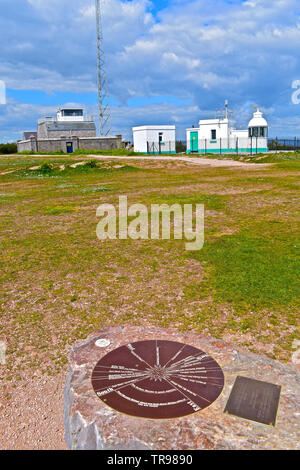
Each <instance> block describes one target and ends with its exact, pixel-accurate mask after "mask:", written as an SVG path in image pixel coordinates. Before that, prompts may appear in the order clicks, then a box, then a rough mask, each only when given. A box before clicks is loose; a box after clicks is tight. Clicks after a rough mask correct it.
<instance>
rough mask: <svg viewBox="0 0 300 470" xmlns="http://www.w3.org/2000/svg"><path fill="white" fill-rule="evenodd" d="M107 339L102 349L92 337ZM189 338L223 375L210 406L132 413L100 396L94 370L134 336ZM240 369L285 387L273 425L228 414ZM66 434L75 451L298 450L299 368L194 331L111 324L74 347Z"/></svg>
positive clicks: (67, 392) (184, 340)
mask: <svg viewBox="0 0 300 470" xmlns="http://www.w3.org/2000/svg"><path fill="white" fill-rule="evenodd" d="M99 339H103V340H108V341H102V342H100V343H98V344H100V346H102V347H99V346H97V345H96V344H95V343H96V341H97V340H99ZM153 339H157V340H167V341H174V342H178V343H185V344H188V345H191V346H194V347H195V348H198V349H200V350H202V351H205V352H206V353H207V354H209V355H210V356H212V357H213V358H214V359H215V360H216V361H217V362H218V363H219V365H220V366H221V367H222V370H223V372H224V375H225V385H224V389H223V391H222V393H221V395H220V396H219V398H218V399H217V400H216V401H215V402H214V403H212V404H211V405H210V406H209V407H208V408H205V409H203V410H202V411H199V412H197V413H194V414H191V415H189V416H185V417H182V418H175V419H165V420H162V419H156V420H153V419H145V418H135V417H133V416H128V415H125V414H123V413H120V412H117V411H115V410H113V409H112V408H110V407H108V406H107V405H106V404H105V403H104V402H103V401H102V400H100V399H99V398H98V397H97V395H96V393H95V392H94V390H93V387H92V383H91V376H92V372H93V369H94V367H95V365H96V364H97V362H98V361H99V360H100V359H101V358H102V357H103V356H105V355H106V354H107V353H109V352H110V351H113V350H114V349H116V348H118V347H120V346H123V345H126V344H129V343H134V342H137V341H146V340H153ZM238 375H240V376H244V377H249V378H253V379H257V380H262V381H266V382H271V383H274V384H277V385H280V386H281V387H282V390H281V398H280V403H279V410H278V414H277V422H276V426H275V427H272V426H267V425H262V424H258V423H256V422H252V421H248V420H244V419H242V418H238V417H234V416H231V415H228V414H224V412H223V411H224V408H225V405H226V403H227V400H228V398H229V394H230V391H231V389H232V386H233V383H234V381H235V378H236V377H237V376H238ZM64 419H65V434H66V441H67V444H68V447H69V448H70V449H82V450H97V449H98V450H142V449H150V450H200V449H245V450H246V449H299V448H300V429H299V421H300V373H299V370H298V369H297V368H296V366H290V365H286V364H282V363H279V362H276V361H273V360H271V359H268V358H266V357H264V356H259V355H256V354H252V353H250V352H245V351H242V350H240V349H238V348H235V347H234V346H232V345H230V344H227V343H225V342H223V341H219V340H216V339H214V338H211V337H207V336H203V335H201V334H195V333H181V332H178V331H176V330H170V329H161V328H158V327H150V328H149V327H147V328H142V327H134V326H120V327H109V328H105V329H103V330H101V331H99V332H96V333H94V334H92V335H90V336H89V337H88V338H87V339H86V340H85V341H83V342H78V343H76V344H75V345H74V347H73V349H72V351H71V353H70V357H69V374H68V377H67V381H66V386H65V409H64Z"/></svg>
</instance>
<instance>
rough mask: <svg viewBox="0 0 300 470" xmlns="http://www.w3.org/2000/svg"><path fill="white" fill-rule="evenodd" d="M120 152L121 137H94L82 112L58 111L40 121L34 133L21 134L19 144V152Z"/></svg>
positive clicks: (90, 121) (90, 123)
mask: <svg viewBox="0 0 300 470" xmlns="http://www.w3.org/2000/svg"><path fill="white" fill-rule="evenodd" d="M118 148H122V136H121V135H116V136H106V137H97V131H96V125H95V122H94V120H93V118H92V117H90V116H85V115H84V110H83V109H82V108H62V109H58V111H57V113H56V117H52V116H47V117H45V118H42V119H39V121H38V128H37V132H24V138H23V140H19V141H18V152H22V151H30V152H43V153H44V152H55V151H58V150H62V151H63V152H67V153H73V152H74V151H75V150H77V149H82V150H110V149H118Z"/></svg>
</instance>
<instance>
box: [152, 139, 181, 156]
mask: <svg viewBox="0 0 300 470" xmlns="http://www.w3.org/2000/svg"><path fill="white" fill-rule="evenodd" d="M147 153H148V154H152V155H160V154H162V153H167V154H170V153H176V144H175V141H166V142H147Z"/></svg>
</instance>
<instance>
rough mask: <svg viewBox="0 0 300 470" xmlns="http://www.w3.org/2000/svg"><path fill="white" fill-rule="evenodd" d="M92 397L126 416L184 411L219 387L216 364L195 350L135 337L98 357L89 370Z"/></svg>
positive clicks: (207, 400) (209, 399)
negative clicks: (93, 391)
mask: <svg viewBox="0 0 300 470" xmlns="http://www.w3.org/2000/svg"><path fill="white" fill-rule="evenodd" d="M92 385H93V388H94V390H95V393H96V394H97V396H98V397H99V398H100V399H101V400H102V401H103V402H104V403H106V404H107V405H109V406H110V407H111V408H113V409H115V410H117V411H120V412H122V413H125V414H127V415H131V416H138V417H141V418H151V419H167V418H178V417H180V416H186V415H189V414H192V413H195V412H197V411H200V410H202V409H203V408H206V407H207V406H209V405H210V404H211V403H213V402H214V401H215V400H216V399H217V398H218V396H219V395H220V393H221V392H222V389H223V386H224V375H223V372H222V369H221V368H220V366H219V365H218V363H217V362H216V361H215V360H214V359H213V358H212V357H210V356H209V355H208V354H206V353H205V352H203V351H200V350H199V349H196V348H194V347H193V346H189V345H187V344H181V343H175V342H172V341H160V340H152V341H139V342H136V343H131V344H127V345H126V346H121V347H120V348H118V349H115V350H114V351H111V352H110V353H108V354H107V355H106V356H104V357H103V358H102V359H100V361H99V362H98V363H97V365H96V366H95V368H94V370H93V373H92Z"/></svg>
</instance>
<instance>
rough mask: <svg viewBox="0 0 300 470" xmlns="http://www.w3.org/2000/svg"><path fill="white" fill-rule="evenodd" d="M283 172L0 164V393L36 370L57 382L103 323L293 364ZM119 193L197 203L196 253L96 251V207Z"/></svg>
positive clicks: (293, 255)
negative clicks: (201, 240)
mask: <svg viewBox="0 0 300 470" xmlns="http://www.w3.org/2000/svg"><path fill="white" fill-rule="evenodd" d="M85 158H86V162H87V164H85V165H78V166H77V167H76V168H71V167H70V165H71V164H73V163H76V162H77V163H78V162H83V161H84V159H85ZM124 158H125V157H124ZM268 158H269V159H270V158H271V157H268ZM277 161H278V163H276V164H272V165H268V166H266V165H261V166H260V167H258V166H257V165H253V168H251V167H249V166H248V167H247V169H244V168H237V167H235V168H233V167H232V168H219V167H218V168H213V167H206V166H200V165H198V166H197V165H191V164H188V163H185V162H179V161H169V162H159V161H157V162H155V161H153V160H152V161H150V160H149V161H138V160H135V161H134V162H132V161H130V162H128V161H127V162H126V160H125V159H124V161H123V160H122V161H118V162H116V161H105V162H103V161H101V162H100V161H98V162H97V163H88V162H89V160H88V158H87V157H82V156H81V157H80V156H73V157H65V156H53V157H47V159H46V161H45V157H37V156H23V157H22V156H7V157H1V158H0V224H1V241H0V243H1V258H0V266H1V271H0V279H1V290H0V315H1V321H0V341H1V340H4V341H6V342H7V358H8V359H7V367H6V369H7V372H6V376H5V377H4V381H3V382H2V383H3V390H2V391H3V392H4V393H6V394H8V392H9V390H10V389H11V387H14V386H15V384H16V381H18V380H20V379H21V377H23V376H24V375H25V374H30V371H32V370H33V369H34V370H36V369H38V370H39V371H40V372H41V373H44V372H48V373H49V374H54V373H56V372H57V371H58V370H60V368H61V367H62V366H63V365H64V364H65V363H66V361H67V354H68V351H69V348H70V345H72V343H73V342H74V341H76V340H77V339H79V338H84V337H86V336H87V335H88V334H89V333H91V332H93V331H96V330H98V329H100V328H101V327H103V326H104V325H108V324H124V323H130V324H141V325H144V324H158V325H162V326H172V327H175V328H178V329H186V330H193V331H198V332H201V333H204V334H210V335H213V336H215V337H217V338H223V339H225V340H228V341H230V342H233V343H235V344H239V345H242V346H244V347H246V348H248V349H250V350H252V351H256V352H259V353H262V354H266V355H268V356H269V357H272V358H276V359H278V360H281V361H290V359H291V354H292V352H293V349H292V343H293V341H294V340H295V339H300V335H299V330H298V329H297V327H298V325H299V278H300V273H299V220H298V219H297V209H298V206H299V199H298V194H299V170H300V162H299V157H297V158H296V157H295V158H292V159H291V158H289V157H287V158H284V157H283V158H279V159H278V160H277ZM41 165H42V166H41ZM30 168H31V169H30ZM32 168H34V169H32ZM119 195H127V196H128V202H129V204H131V203H134V202H140V203H143V204H146V205H149V206H150V204H151V203H158V202H161V203H164V202H166V203H168V204H171V203H173V202H174V203H175V202H177V203H180V202H182V203H188V202H194V203H196V202H199V203H201V202H202V203H204V204H205V210H206V216H205V245H204V248H203V249H202V250H201V251H199V252H187V251H185V248H184V246H185V244H184V241H178V240H176V241H174V240H169V241H164V240H155V241H151V240H149V241H140V240H139V241H133V240H110V241H105V242H101V241H99V240H98V239H97V237H96V225H97V223H98V221H99V219H97V217H96V208H97V207H98V206H99V204H102V203H103V202H109V203H112V204H115V205H117V204H118V197H119Z"/></svg>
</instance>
